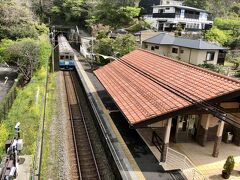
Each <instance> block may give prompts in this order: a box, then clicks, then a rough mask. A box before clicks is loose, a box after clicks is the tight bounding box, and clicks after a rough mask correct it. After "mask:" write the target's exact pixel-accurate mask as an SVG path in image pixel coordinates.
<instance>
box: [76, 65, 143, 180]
mask: <svg viewBox="0 0 240 180" xmlns="http://www.w3.org/2000/svg"><path fill="white" fill-rule="evenodd" d="M77 66H78V67H79V69H80V71H81V74H82V76H83V78H84V79H85V82H86V83H87V86H88V88H89V90H90V92H91V93H93V96H94V97H95V98H96V100H97V101H98V105H100V106H101V108H102V109H103V111H104V114H105V116H106V117H107V119H108V122H109V124H110V126H111V128H112V130H113V132H114V133H115V135H116V138H117V139H118V142H119V143H120V144H121V147H122V148H123V151H124V153H125V155H126V157H127V158H128V161H129V163H130V164H131V167H132V168H133V170H134V173H135V174H136V176H137V177H138V178H137V179H139V180H145V177H144V175H143V173H142V172H141V170H140V168H139V167H138V165H137V163H136V161H135V160H134V158H133V156H132V154H131V152H130V151H129V149H128V147H127V145H126V143H125V142H124V140H123V138H122V137H121V135H120V133H119V131H118V130H117V128H116V126H115V124H114V123H113V121H112V119H111V117H110V116H109V112H108V110H107V109H106V108H105V106H104V104H103V103H102V101H101V99H100V97H99V96H98V94H97V93H96V89H95V87H94V86H93V84H92V83H91V81H90V79H89V77H88V76H87V74H86V72H85V71H84V69H83V67H82V65H81V64H80V62H77Z"/></svg>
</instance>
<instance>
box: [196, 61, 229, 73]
mask: <svg viewBox="0 0 240 180" xmlns="http://www.w3.org/2000/svg"><path fill="white" fill-rule="evenodd" d="M198 66H199V67H202V68H206V69H208V70H211V71H214V72H217V73H221V74H224V73H225V71H224V69H223V66H221V65H218V64H217V65H214V64H207V63H204V64H199V65H198Z"/></svg>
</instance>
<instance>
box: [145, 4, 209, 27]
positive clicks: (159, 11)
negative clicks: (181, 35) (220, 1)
mask: <svg viewBox="0 0 240 180" xmlns="http://www.w3.org/2000/svg"><path fill="white" fill-rule="evenodd" d="M144 17H145V19H147V20H148V21H150V22H151V24H152V27H154V28H156V29H157V30H159V31H173V30H175V29H176V27H177V24H181V26H182V28H183V29H184V30H185V31H200V30H206V29H209V28H211V27H212V24H213V19H212V15H211V14H210V13H208V12H207V11H205V10H203V9H198V8H193V7H188V6H183V1H176V0H161V1H160V5H154V6H153V12H152V14H151V15H145V16H144Z"/></svg>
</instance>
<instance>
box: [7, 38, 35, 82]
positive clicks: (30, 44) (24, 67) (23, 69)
mask: <svg viewBox="0 0 240 180" xmlns="http://www.w3.org/2000/svg"><path fill="white" fill-rule="evenodd" d="M6 53H7V54H8V56H7V59H6V61H7V62H8V63H11V64H13V65H15V66H17V67H18V71H19V72H20V73H21V74H22V75H23V77H24V79H25V80H26V81H27V82H28V81H30V79H31V78H32V76H33V72H34V70H36V68H37V66H38V63H39V45H38V43H36V41H34V40H32V39H22V40H21V41H17V42H15V43H13V44H11V45H10V46H9V47H8V48H7V49H6ZM5 57H6V56H5Z"/></svg>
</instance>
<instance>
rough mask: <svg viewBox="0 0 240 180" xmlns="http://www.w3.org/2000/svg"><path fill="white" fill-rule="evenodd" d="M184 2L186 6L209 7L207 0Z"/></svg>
mask: <svg viewBox="0 0 240 180" xmlns="http://www.w3.org/2000/svg"><path fill="white" fill-rule="evenodd" d="M184 4H185V5H186V6H191V7H195V8H200V9H207V7H208V1H207V0H185V1H184Z"/></svg>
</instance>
